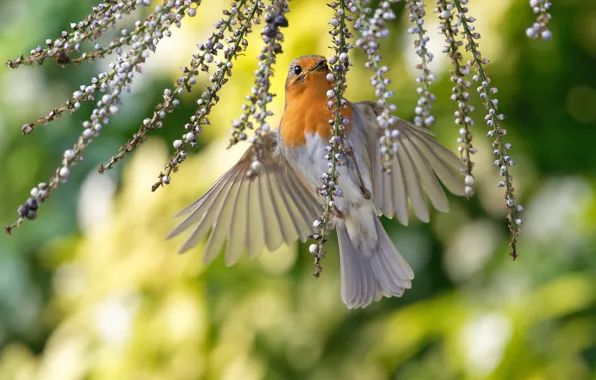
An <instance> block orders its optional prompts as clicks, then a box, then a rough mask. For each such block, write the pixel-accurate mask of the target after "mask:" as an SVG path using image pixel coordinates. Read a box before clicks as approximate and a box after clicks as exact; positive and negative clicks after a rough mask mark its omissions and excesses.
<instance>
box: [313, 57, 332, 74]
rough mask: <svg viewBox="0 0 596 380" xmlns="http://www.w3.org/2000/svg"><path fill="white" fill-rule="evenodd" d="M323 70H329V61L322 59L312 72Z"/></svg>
mask: <svg viewBox="0 0 596 380" xmlns="http://www.w3.org/2000/svg"><path fill="white" fill-rule="evenodd" d="M321 70H329V67H327V60H326V59H325V58H321V60H320V61H319V62H317V63H316V64H315V65H314V66H313V67H312V68H311V69H310V71H321Z"/></svg>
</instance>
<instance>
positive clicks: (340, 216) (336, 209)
mask: <svg viewBox="0 0 596 380" xmlns="http://www.w3.org/2000/svg"><path fill="white" fill-rule="evenodd" d="M333 214H334V215H335V216H336V217H337V218H340V219H343V217H344V213H343V212H341V210H340V209H338V208H337V206H333Z"/></svg>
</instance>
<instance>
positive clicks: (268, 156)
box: [168, 133, 322, 265]
mask: <svg viewBox="0 0 596 380" xmlns="http://www.w3.org/2000/svg"><path fill="white" fill-rule="evenodd" d="M276 144H277V135H276V134H275V133H269V134H267V135H264V136H263V149H262V154H261V157H260V160H259V161H260V163H261V165H260V168H258V170H253V169H251V164H252V157H253V156H254V154H255V153H256V152H255V148H254V146H251V147H250V148H248V149H247V151H246V152H245V153H244V155H243V156H242V157H241V158H240V160H239V161H238V163H236V165H234V166H233V167H232V168H231V169H230V170H228V171H227V172H226V173H225V174H224V175H223V176H221V177H220V178H219V179H218V180H217V181H216V182H215V184H213V186H212V187H211V189H209V191H207V193H205V195H203V196H202V197H201V198H199V199H198V200H197V201H196V202H194V203H193V204H192V205H190V206H189V207H187V208H186V209H184V210H182V211H181V212H180V213H179V214H178V216H180V215H188V216H187V217H186V219H185V220H184V221H182V223H180V225H178V226H177V227H176V228H175V229H174V230H173V231H172V232H171V233H170V234H169V235H168V238H171V237H174V236H177V235H179V234H180V233H181V232H183V231H184V230H186V229H188V228H189V227H191V226H194V228H193V230H192V232H191V234H190V236H189V237H188V239H187V240H186V242H185V243H184V245H183V246H182V248H181V249H180V252H181V253H182V252H185V251H187V250H189V249H190V248H192V247H194V246H195V245H197V244H198V243H199V242H200V241H201V240H203V238H204V237H205V236H206V235H207V234H208V233H209V238H208V240H207V244H206V246H205V252H204V254H203V258H204V261H205V263H208V262H210V261H212V260H213V259H215V258H216V257H217V256H218V254H219V252H220V250H221V248H222V246H223V244H224V242H226V241H227V245H226V251H225V262H226V265H232V264H234V263H235V262H236V261H238V258H239V257H240V255H241V254H242V253H243V252H244V251H245V250H246V251H247V253H248V256H249V257H254V256H256V255H257V254H259V253H260V252H261V251H262V250H263V248H265V247H267V249H268V250H269V251H274V250H276V249H277V248H279V247H280V246H281V244H282V243H284V242H285V243H286V244H292V243H294V242H295V241H296V240H298V239H300V241H302V242H304V241H306V239H308V236H309V235H311V234H312V233H314V227H313V221H314V220H315V219H317V218H319V217H320V215H321V213H322V207H321V205H320V203H319V202H318V201H317V200H316V199H315V198H314V196H313V195H312V194H311V193H310V192H309V191H307V190H306V188H305V187H304V185H303V184H302V182H301V181H300V179H299V178H298V177H297V175H296V173H295V172H294V171H293V170H292V168H291V167H290V166H289V165H288V163H287V162H286V160H285V159H284V157H283V156H282V155H281V154H276V153H275V145H276Z"/></svg>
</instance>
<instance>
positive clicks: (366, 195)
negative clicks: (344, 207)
mask: <svg viewBox="0 0 596 380" xmlns="http://www.w3.org/2000/svg"><path fill="white" fill-rule="evenodd" d="M360 191H362V196H363V197H364V199H370V197H371V193H370V191H369V190H368V189H367V188H366V187H365V186H362V187H360Z"/></svg>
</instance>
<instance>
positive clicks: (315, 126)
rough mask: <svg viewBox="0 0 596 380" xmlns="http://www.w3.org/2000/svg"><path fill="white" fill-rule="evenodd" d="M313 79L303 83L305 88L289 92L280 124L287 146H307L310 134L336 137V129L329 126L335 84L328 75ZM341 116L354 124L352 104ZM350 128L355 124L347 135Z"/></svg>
mask: <svg viewBox="0 0 596 380" xmlns="http://www.w3.org/2000/svg"><path fill="white" fill-rule="evenodd" d="M309 79H310V80H309ZM309 79H307V81H306V82H305V83H302V84H301V85H302V86H303V88H297V89H288V91H287V93H286V103H287V106H286V109H285V111H284V114H283V117H282V119H281V123H280V134H281V138H282V140H283V142H284V144H286V145H289V146H293V147H296V146H300V145H304V144H305V143H306V133H310V134H314V133H317V134H318V135H319V136H321V138H324V139H326V140H329V138H330V137H331V135H332V134H333V126H332V125H329V120H331V119H333V113H332V112H331V110H330V109H329V108H328V107H327V102H328V99H327V95H326V93H327V91H328V90H329V89H330V88H331V85H330V84H329V82H328V81H327V80H326V79H325V78H324V76H323V78H322V80H316V79H318V78H309ZM341 114H342V115H343V116H344V117H347V118H348V119H349V120H350V121H352V108H351V107H350V105H349V104H348V105H347V107H346V108H345V109H343V110H342V112H341ZM350 127H351V123H350V124H349V125H347V126H346V132H348V131H349V130H350Z"/></svg>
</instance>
